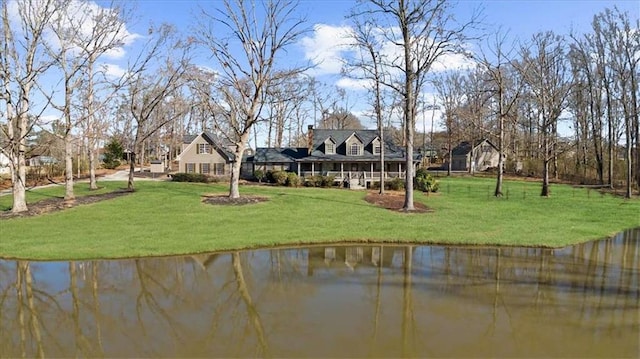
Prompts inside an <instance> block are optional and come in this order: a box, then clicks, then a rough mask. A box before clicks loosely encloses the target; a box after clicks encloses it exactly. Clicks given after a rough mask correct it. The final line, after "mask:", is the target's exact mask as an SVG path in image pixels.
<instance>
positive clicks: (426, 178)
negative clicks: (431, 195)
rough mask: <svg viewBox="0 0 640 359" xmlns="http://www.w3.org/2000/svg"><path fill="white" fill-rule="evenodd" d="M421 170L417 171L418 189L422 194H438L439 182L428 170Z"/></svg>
mask: <svg viewBox="0 0 640 359" xmlns="http://www.w3.org/2000/svg"><path fill="white" fill-rule="evenodd" d="M421 170H422V168H421V169H418V171H416V182H415V183H416V189H418V190H419V191H422V192H438V188H439V185H438V181H436V179H435V178H433V176H431V175H430V174H429V173H427V171H426V170H423V171H421Z"/></svg>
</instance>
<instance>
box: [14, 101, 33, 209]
mask: <svg viewBox="0 0 640 359" xmlns="http://www.w3.org/2000/svg"><path fill="white" fill-rule="evenodd" d="M25 91H30V90H28V89H27V90H25ZM28 106H29V104H28V103H25V102H23V104H22V112H21V114H20V115H18V116H20V118H19V119H18V134H17V138H18V141H17V146H15V145H14V146H13V148H12V150H13V153H12V154H13V158H12V161H11V162H12V168H13V171H12V172H11V173H12V175H11V178H12V183H11V184H12V187H13V188H12V192H13V206H12V207H11V212H12V213H20V212H26V211H27V210H28V208H27V196H26V190H27V166H26V165H27V164H26V159H25V152H26V150H27V145H26V142H27V139H26V135H27V111H28V108H29V107H28ZM12 125H13V124H11V123H10V124H9V127H11V126H12ZM15 138H16V134H15V133H14V137H13V141H15ZM15 147H18V148H17V150H18V151H15ZM15 152H17V153H15ZM16 165H17V166H16ZM16 167H18V168H17V171H16ZM16 172H17V173H16Z"/></svg>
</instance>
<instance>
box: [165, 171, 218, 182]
mask: <svg viewBox="0 0 640 359" xmlns="http://www.w3.org/2000/svg"><path fill="white" fill-rule="evenodd" d="M171 180H172V181H173V182H200V183H209V182H210V181H211V179H210V178H209V177H207V176H206V175H203V174H202V173H174V174H173V175H171Z"/></svg>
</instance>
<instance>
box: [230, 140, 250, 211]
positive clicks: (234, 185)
mask: <svg viewBox="0 0 640 359" xmlns="http://www.w3.org/2000/svg"><path fill="white" fill-rule="evenodd" d="M248 137H249V132H245V133H243V134H242V136H240V141H239V142H238V143H236V150H235V152H234V161H233V163H232V164H231V182H230V183H229V198H240V188H239V187H240V171H241V170H242V155H243V154H244V149H245V143H247V139H248Z"/></svg>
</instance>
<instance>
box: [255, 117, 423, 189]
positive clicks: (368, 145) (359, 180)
mask: <svg viewBox="0 0 640 359" xmlns="http://www.w3.org/2000/svg"><path fill="white" fill-rule="evenodd" d="M307 143H308V146H307V147H306V148H281V149H276V148H258V149H256V153H255V155H254V156H251V157H249V158H248V159H247V162H248V164H251V165H252V166H253V168H247V170H248V171H250V170H253V171H255V170H257V169H260V170H284V171H290V172H295V173H297V174H298V175H299V176H301V177H303V178H304V177H308V176H315V175H324V176H334V177H335V181H336V182H340V183H343V182H348V183H349V185H350V186H351V187H356V186H362V187H367V186H369V185H370V184H371V182H374V181H380V176H381V173H384V176H385V178H393V177H401V178H404V177H405V173H406V171H405V170H406V168H405V163H406V157H405V152H404V149H402V148H400V147H398V146H396V145H394V144H392V143H391V142H388V141H385V144H384V149H385V152H384V154H385V156H384V157H385V168H384V170H382V169H381V168H380V162H379V159H380V150H381V148H382V142H381V141H380V137H379V136H378V131H377V130H314V128H313V126H309V128H308V133H307ZM419 162H420V159H419V155H418V154H416V156H415V158H414V159H413V164H414V166H415V165H416V164H417V163H419Z"/></svg>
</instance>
